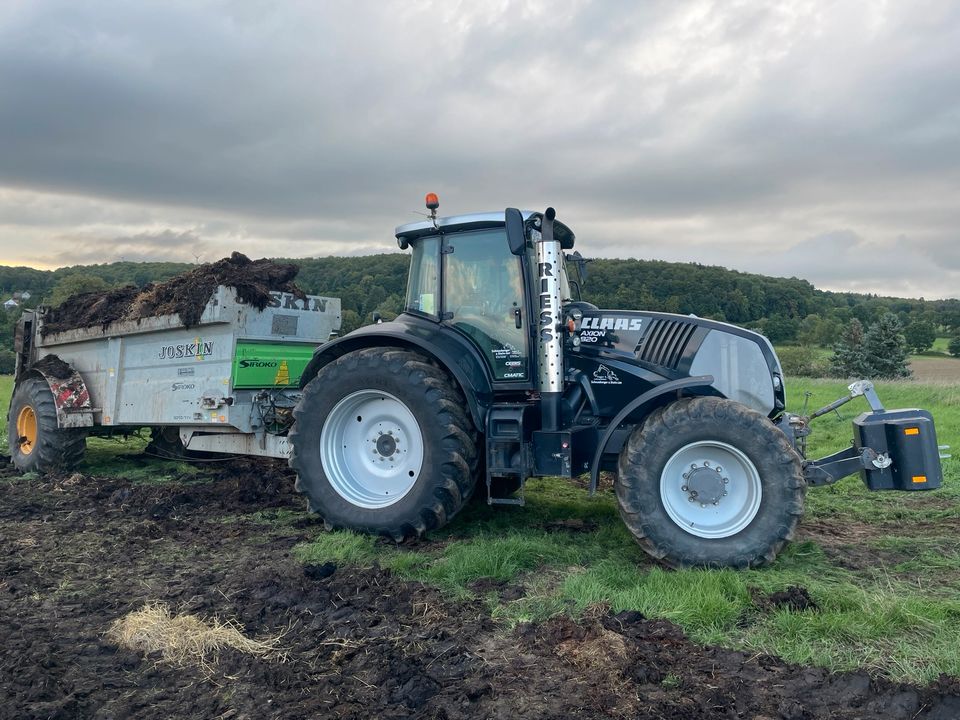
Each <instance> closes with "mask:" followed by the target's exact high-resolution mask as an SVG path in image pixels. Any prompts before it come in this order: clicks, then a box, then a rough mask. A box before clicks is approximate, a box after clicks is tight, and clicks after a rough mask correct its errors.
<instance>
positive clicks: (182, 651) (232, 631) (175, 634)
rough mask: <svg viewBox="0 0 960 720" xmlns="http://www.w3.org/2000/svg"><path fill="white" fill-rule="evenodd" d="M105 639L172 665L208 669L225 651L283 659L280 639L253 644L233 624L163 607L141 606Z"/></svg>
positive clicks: (119, 621)
mask: <svg viewBox="0 0 960 720" xmlns="http://www.w3.org/2000/svg"><path fill="white" fill-rule="evenodd" d="M107 639H109V640H110V641H111V642H114V643H116V644H117V645H118V646H119V647H122V648H125V649H127V650H134V651H136V652H139V653H143V654H144V655H151V654H153V653H160V660H161V661H162V662H166V663H170V664H171V665H180V666H184V665H199V666H201V667H209V666H210V665H211V662H215V661H216V659H217V656H218V655H219V653H220V652H221V651H222V650H223V649H225V648H231V649H233V650H237V651H239V652H242V653H247V654H248V655H255V656H256V657H260V658H265V659H273V660H279V661H281V662H282V661H283V660H285V659H286V658H285V655H284V654H283V653H282V652H281V651H279V650H277V645H278V644H279V642H280V638H279V637H276V638H269V639H266V640H253V639H251V638H248V637H246V636H245V635H244V634H243V633H241V632H240V625H239V623H237V622H236V621H234V620H221V619H220V618H216V617H214V618H212V619H208V620H204V619H202V618H199V617H197V616H196V615H174V614H173V613H171V612H170V608H169V607H168V606H167V605H165V604H163V603H156V604H147V605H144V606H143V608H142V609H140V610H136V611H134V612H131V613H129V614H128V615H125V616H124V617H122V618H120V619H118V620H116V621H114V622H113V624H112V625H111V626H110V629H109V630H107Z"/></svg>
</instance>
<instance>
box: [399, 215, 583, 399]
mask: <svg viewBox="0 0 960 720" xmlns="http://www.w3.org/2000/svg"><path fill="white" fill-rule="evenodd" d="M428 207H430V203H429V202H428ZM431 209H432V210H433V213H435V212H436V208H435V207H434V208H431ZM512 213H514V218H515V221H516V227H514V228H508V226H507V220H506V218H507V217H510V214H511V211H508V212H507V213H506V214H505V213H504V212H499V213H476V214H471V215H458V216H454V217H446V218H438V217H435V216H431V218H430V220H427V221H425V222H418V223H412V224H409V225H403V226H401V227H398V228H397V230H396V234H397V238H398V242H399V244H400V247H401V248H404V249H406V248H409V249H410V250H411V253H412V254H411V260H410V276H409V280H408V283H407V297H406V302H405V304H404V311H405V312H406V313H409V314H412V315H417V316H421V317H425V318H429V319H432V320H434V321H438V322H440V323H441V324H442V325H444V326H447V327H449V328H450V329H452V330H454V331H456V332H457V333H460V334H462V335H463V336H465V337H466V338H468V339H469V341H470V342H471V343H472V344H473V345H474V346H475V347H476V348H477V350H479V352H480V354H481V356H482V357H483V359H484V362H485V364H486V365H487V367H488V368H489V371H490V375H491V377H492V379H493V381H494V382H496V383H498V384H499V383H504V384H505V389H507V387H508V386H511V385H512V386H516V387H517V388H521V387H527V386H530V385H531V384H532V383H533V382H534V376H535V374H536V368H535V367H533V363H532V359H533V358H535V357H536V337H537V335H536V327H537V320H538V319H539V308H538V307H535V303H533V302H532V301H531V299H532V298H534V297H535V296H536V294H537V293H535V292H533V290H534V289H535V288H537V287H538V284H539V280H538V274H537V273H538V266H537V260H536V252H535V247H534V243H535V239H536V237H537V236H539V234H540V230H539V229H540V226H541V223H542V215H541V214H540V213H534V212H531V211H522V212H521V211H519V210H513V211H512ZM554 234H555V235H556V236H557V237H559V238H561V239H562V244H563V246H565V247H572V246H573V240H574V235H573V232H571V231H570V229H569V228H567V227H566V226H565V225H562V224H561V223H554ZM557 272H558V278H559V281H560V288H561V291H560V294H561V297H562V301H563V302H568V301H570V300H572V299H573V298H572V294H571V284H570V283H569V282H568V279H567V271H566V267H565V264H564V262H563V259H562V258H561V259H560V264H559V267H558V268H557ZM573 287H575V288H578V284H577V283H574V285H573ZM577 294H578V295H579V293H577Z"/></svg>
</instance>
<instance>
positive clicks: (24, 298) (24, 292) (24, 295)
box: [20, 290, 30, 300]
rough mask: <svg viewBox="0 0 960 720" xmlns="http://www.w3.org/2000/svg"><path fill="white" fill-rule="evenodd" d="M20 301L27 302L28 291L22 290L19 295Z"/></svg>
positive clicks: (28, 297)
mask: <svg viewBox="0 0 960 720" xmlns="http://www.w3.org/2000/svg"><path fill="white" fill-rule="evenodd" d="M20 299H21V300H29V299H30V291H29V290H24V291H23V292H22V293H20Z"/></svg>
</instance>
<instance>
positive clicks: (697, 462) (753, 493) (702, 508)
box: [660, 440, 763, 539]
mask: <svg viewBox="0 0 960 720" xmlns="http://www.w3.org/2000/svg"><path fill="white" fill-rule="evenodd" d="M762 497H763V488H762V486H761V483H760V473H759V472H757V468H756V466H755V465H754V464H753V462H752V461H751V460H750V458H748V457H747V456H746V455H745V454H744V453H742V452H741V451H740V450H738V449H737V448H735V447H733V446H732V445H728V444H727V443H724V442H719V441H716V440H700V441H698V442H694V443H690V444H689V445H685V446H684V447H682V448H680V449H679V450H677V451H676V452H675V453H674V454H673V455H672V456H671V457H670V459H669V460H668V461H667V464H666V465H665V466H664V468H663V472H662V473H661V474H660V499H661V501H662V502H663V507H664V508H665V509H666V511H667V515H669V516H670V519H671V520H673V522H675V523H676V524H677V525H678V526H679V527H681V528H683V529H684V530H685V531H686V532H688V533H690V534H691V535H695V536H697V537H701V538H710V539H718V538H725V537H730V536H731V535H736V534H737V533H738V532H740V531H741V530H743V529H744V528H745V527H747V526H748V525H749V524H750V523H751V522H752V521H753V519H754V517H756V515H757V511H758V510H760V501H761V499H762Z"/></svg>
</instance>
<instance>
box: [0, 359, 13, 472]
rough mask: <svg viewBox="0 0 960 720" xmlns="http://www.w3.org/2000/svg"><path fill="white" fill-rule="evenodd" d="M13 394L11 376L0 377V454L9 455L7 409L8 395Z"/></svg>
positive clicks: (8, 405)
mask: <svg viewBox="0 0 960 720" xmlns="http://www.w3.org/2000/svg"><path fill="white" fill-rule="evenodd" d="M11 393H13V376H12V375H0V406H2V407H3V422H2V423H0V453H3V454H5V455H6V454H9V452H10V444H9V442H8V440H7V409H8V408H9V407H10V395H11Z"/></svg>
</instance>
